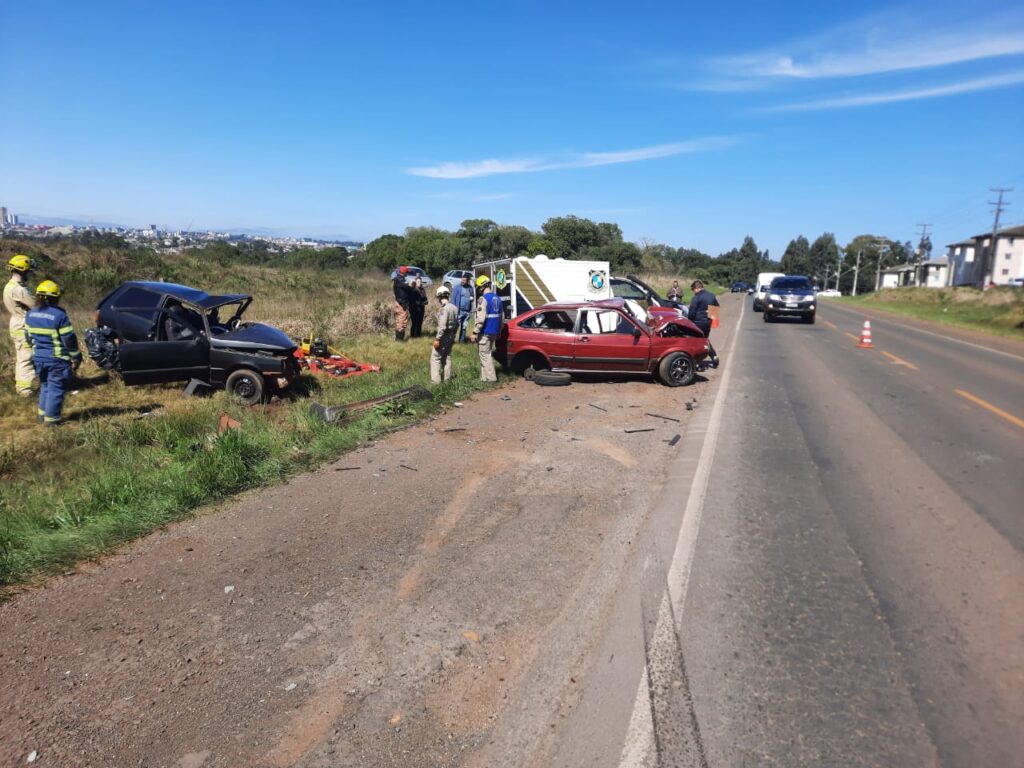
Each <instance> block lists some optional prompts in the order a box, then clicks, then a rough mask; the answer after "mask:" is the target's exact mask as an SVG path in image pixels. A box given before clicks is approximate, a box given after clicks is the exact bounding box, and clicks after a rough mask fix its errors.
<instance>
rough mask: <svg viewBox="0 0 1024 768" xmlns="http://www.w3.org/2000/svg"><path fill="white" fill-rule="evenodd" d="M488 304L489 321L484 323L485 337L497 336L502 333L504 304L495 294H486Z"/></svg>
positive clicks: (485, 299) (485, 298)
mask: <svg viewBox="0 0 1024 768" xmlns="http://www.w3.org/2000/svg"><path fill="white" fill-rule="evenodd" d="M484 301H485V302H486V303H487V319H486V320H485V321H484V330H483V334H484V336H497V335H498V334H499V333H500V332H501V316H502V309H503V307H502V304H501V297H500V296H498V295H497V294H495V293H485V294H484Z"/></svg>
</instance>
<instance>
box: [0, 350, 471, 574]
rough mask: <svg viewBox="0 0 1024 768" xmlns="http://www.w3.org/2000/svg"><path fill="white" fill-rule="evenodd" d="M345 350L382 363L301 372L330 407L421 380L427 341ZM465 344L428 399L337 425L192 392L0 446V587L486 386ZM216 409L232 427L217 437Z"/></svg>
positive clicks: (288, 405) (283, 408)
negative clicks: (343, 373)
mask: <svg viewBox="0 0 1024 768" xmlns="http://www.w3.org/2000/svg"><path fill="white" fill-rule="evenodd" d="M346 351H348V352H349V353H350V354H352V355H354V356H357V357H360V358H362V359H367V360H371V361H373V362H379V363H381V364H382V365H383V371H382V373H380V374H366V375H363V376H359V377H354V378H350V379H345V380H342V381H336V380H330V379H324V378H314V377H311V376H307V377H304V379H303V382H302V386H304V387H305V388H307V389H308V390H309V394H310V396H311V397H312V398H315V399H316V400H318V401H319V402H322V403H324V404H337V403H344V402H353V401H356V400H363V399H367V398H371V397H376V396H378V395H381V394H385V393H387V392H390V391H394V390H396V389H400V388H403V387H407V386H410V385H412V384H426V385H428V386H429V374H428V371H427V360H428V358H429V353H430V339H429V338H423V339H418V340H414V341H410V342H407V343H405V344H403V345H398V344H396V343H394V342H393V341H388V340H387V339H386V338H382V337H381V336H363V337H359V338H357V339H352V340H351V343H350V344H349V345H348V348H347V350H346ZM475 352H476V349H475V347H474V346H471V345H466V346H460V345H456V349H455V350H454V353H455V368H456V371H457V373H456V378H455V379H454V380H453V381H451V382H446V383H445V384H442V385H440V386H437V387H433V392H434V395H435V399H434V400H433V401H424V402H404V404H403V405H402V406H400V407H392V408H377V409H371V410H369V411H366V412H362V413H360V414H355V415H352V416H350V417H349V418H346V419H344V420H343V421H342V422H340V423H338V424H324V423H323V422H321V421H320V420H318V419H317V418H316V417H314V416H312V415H311V414H310V411H309V399H308V398H304V397H303V398H300V399H298V400H296V401H295V402H280V403H274V404H272V405H266V406H259V407H256V408H244V407H242V406H239V405H237V404H235V403H234V402H232V401H231V400H230V399H229V398H228V397H227V396H226V395H225V394H224V393H219V394H217V395H214V396H213V397H211V398H208V399H201V400H182V399H180V398H178V397H177V396H176V395H175V397H174V398H173V399H168V400H167V401H166V403H165V404H164V405H163V406H162V407H161V409H160V410H159V411H156V412H151V413H149V414H148V415H145V414H139V413H130V414H120V415H116V416H97V417H95V418H89V419H86V420H84V421H82V422H81V424H80V425H79V426H73V427H69V428H65V429H60V430H47V431H45V432H40V433H38V436H37V437H36V438H35V439H34V440H32V441H30V442H28V443H21V444H13V443H9V444H8V445H6V446H4V447H3V448H2V449H0V472H2V474H3V483H2V486H0V585H12V584H16V583H18V582H21V581H24V580H25V579H27V578H29V577H30V576H31V575H32V574H35V573H39V572H50V571H54V570H58V569H61V568H64V567H66V566H68V565H69V564H71V563H74V562H76V561H78V560H80V559H83V558H89V557H94V556H96V555H99V554H102V553H103V552H106V551H109V549H110V548H111V547H114V546H116V545H117V544H119V543H121V542H124V541H127V540H130V539H132V538H134V537H137V536H139V535H142V534H144V533H147V532H149V531H151V530H153V529H154V528H156V527H159V526H161V525H163V524H165V523H167V522H169V521H172V520H176V519H179V518H181V517H183V516H185V515H187V514H189V513H190V512H191V511H192V510H194V509H195V508H196V507H198V506H200V505H203V504H207V503H210V502H213V501H216V500H218V499H223V498H225V497H226V496H229V495H231V494H234V493H237V492H239V491H242V490H245V489H247V488H252V487H256V486H259V485H263V484H266V483H272V482H278V481H280V480H282V479H283V478H285V477H287V476H288V475H290V474H292V473H294V472H297V471H300V470H303V469H308V468H310V467H313V466H315V465H316V464H318V463H320V462H323V461H325V460H328V459H331V458H333V457H336V456H338V455H339V454H341V453H343V452H344V451H346V450H350V449H351V448H353V447H355V446H356V445H358V444H359V443H360V442H361V441H364V440H366V439H368V438H372V437H374V436H376V435H379V434H381V433H382V432H385V431H387V430H390V429H392V428H394V427H396V426H401V425H403V424H408V423H412V422H413V421H415V420H417V419H419V418H422V417H423V416H424V415H425V414H427V413H430V412H432V411H434V410H436V409H438V408H439V407H441V406H443V405H444V404H445V403H450V402H451V401H453V400H457V399H460V398H463V397H466V396H467V395H469V394H470V393H472V392H474V391H477V390H479V389H482V388H484V387H486V386H487V385H484V384H482V383H481V382H479V380H478V378H479V376H478V374H479V370H478V363H477V362H476V361H475V360H474V357H475ZM139 389H146V388H139ZM135 391H138V390H135ZM222 412H226V413H228V414H230V415H231V416H232V417H233V418H235V419H237V420H238V421H239V422H240V424H241V428H240V429H239V430H229V431H227V432H225V433H224V434H218V432H217V422H218V417H219V415H220V414H221V413H222ZM252 514H254V515H258V514H260V511H259V509H258V508H254V509H253V510H252Z"/></svg>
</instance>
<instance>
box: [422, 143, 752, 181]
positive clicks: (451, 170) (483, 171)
mask: <svg viewBox="0 0 1024 768" xmlns="http://www.w3.org/2000/svg"><path fill="white" fill-rule="evenodd" d="M734 143H735V141H734V140H733V139H730V138H724V137H709V138H703V139H691V140H689V141H679V142H675V143H672V144H656V145H654V146H650V147H639V148H637V149H626V150H620V151H616V152H582V153H575V154H570V155H566V156H565V157H563V158H546V159H545V158H532V159H523V158H521V159H513V160H498V159H495V158H491V159H488V160H478V161H474V162H448V163H441V164H439V165H432V166H424V167H419V168H407V169H406V173H408V174H411V175H413V176H426V177H428V178H431V179H472V178H477V177H480V176H495V175H498V174H505V173H537V172H539V171H558V170H564V169H567V168H593V167H595V166H601V165H618V164H620V163H635V162H639V161H641V160H655V159H658V158H663V157H674V156H676V155H683V154H689V153H693V152H706V151H708V150H713V149H722V148H724V147H728V146H731V145H732V144H734Z"/></svg>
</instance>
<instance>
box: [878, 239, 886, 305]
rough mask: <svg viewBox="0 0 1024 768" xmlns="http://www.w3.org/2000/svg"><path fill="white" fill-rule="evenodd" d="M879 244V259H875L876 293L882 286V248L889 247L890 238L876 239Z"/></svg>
mask: <svg viewBox="0 0 1024 768" xmlns="http://www.w3.org/2000/svg"><path fill="white" fill-rule="evenodd" d="M875 245H877V246H878V259H877V260H876V261H875V293H878V291H879V289H880V288H881V287H882V249H883V248H888V247H889V242H888V240H876V241H875Z"/></svg>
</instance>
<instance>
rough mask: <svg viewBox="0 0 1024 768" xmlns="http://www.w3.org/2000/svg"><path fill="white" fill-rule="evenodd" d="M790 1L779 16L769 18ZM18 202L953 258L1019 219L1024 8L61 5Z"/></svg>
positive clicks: (40, 79)
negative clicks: (886, 248) (963, 245)
mask: <svg viewBox="0 0 1024 768" xmlns="http://www.w3.org/2000/svg"><path fill="white" fill-rule="evenodd" d="M770 6H784V7H774V8H773V7H770ZM0 17H2V18H0V82H2V83H3V93H4V106H3V109H2V110H0V205H7V206H8V207H9V208H11V209H13V210H14V211H15V212H19V213H23V214H35V215H49V216H58V215H60V216H73V217H78V218H86V219H88V218H93V219H96V220H100V221H119V222H124V223H127V224H132V225H144V224H149V223H155V224H158V225H160V226H167V227H169V228H172V229H176V228H184V227H186V226H189V225H190V224H191V226H192V227H193V228H196V229H199V228H208V227H227V228H241V227H269V228H275V229H280V230H286V231H291V232H295V233H305V234H313V235H317V234H337V233H346V234H349V235H351V236H353V237H356V238H372V237H374V236H377V235H379V234H382V233H385V232H401V231H402V230H403V229H404V228H405V227H406V226H412V225H428V224H429V225H436V226H440V227H445V228H456V227H457V226H458V223H459V222H460V221H461V220H463V219H466V218H476V217H486V218H492V219H494V220H496V221H499V222H501V223H510V224H511V223H517V224H525V225H527V226H529V227H531V228H538V227H539V226H540V224H541V223H542V222H543V221H544V220H545V219H547V218H548V217H550V216H559V215H565V214H570V213H573V214H577V215H579V216H587V217H590V218H594V219H598V220H605V221H615V222H618V223H619V224H620V225H621V226H622V228H623V231H624V232H625V234H626V237H627V238H629V239H632V240H636V241H640V240H642V239H645V238H646V239H650V240H654V241H659V242H666V243H669V244H671V245H677V246H678V245H686V246H690V247H697V248H701V249H704V250H706V251H709V252H712V253H718V252H720V251H724V250H727V249H728V248H731V247H734V246H738V245H739V243H740V241H741V240H742V238H743V236H744V235H745V234H751V235H753V236H754V238H755V239H756V240H757V242H758V243H759V244H760V245H761V247H768V248H770V249H771V252H772V254H773V255H774V256H776V257H778V256H780V255H781V253H782V250H783V249H784V248H785V245H786V243H787V242H788V241H789V239H790V238H791V237H794V236H796V235H797V234H805V235H807V236H808V237H811V238H813V237H814V236H816V235H817V234H819V233H821V232H823V231H833V232H835V233H836V235H837V237H838V238H839V240H840V242H846V241H847V240H848V239H849V238H850V237H852V236H853V235H856V234H858V233H862V232H872V233H876V234H884V235H887V236H889V237H895V238H899V239H915V238H916V232H917V224H919V223H921V222H926V223H929V224H930V225H932V228H933V230H934V233H935V234H934V241H935V242H936V243H937V244H944V243H947V242H951V241H953V240H955V239H959V238H961V237H963V236H966V235H970V234H974V233H975V232H977V231H982V230H984V229H985V228H986V227H989V226H991V213H990V209H989V206H988V205H987V204H986V200H988V199H989V198H990V194H989V192H988V187H989V186H990V185H1001V186H1016V188H1017V191H1016V192H1014V193H1011V194H1010V196H1009V200H1010V202H1011V207H1010V208H1009V210H1008V213H1007V214H1006V217H1005V219H1004V220H1005V221H1007V222H1019V221H1022V220H1024V140H1022V137H1024V7H1021V6H1020V4H1019V3H1010V2H1006V3H997V2H991V3H989V2H972V3H963V2H931V3H927V4H924V3H922V4H917V5H915V4H901V5H892V4H881V3H868V2H862V3H857V4H852V3H822V2H820V0H816V1H815V2H789V3H785V4H768V3H754V2H750V3H700V4H698V3H670V2H664V3H650V2H644V1H643V0H637V1H634V2H630V3H622V2H588V3H530V2H524V3H480V2H477V3H455V2H451V3H446V4H444V5H443V6H442V5H441V4H431V3H415V2H408V3H386V2H375V3H362V2H345V3H333V2H326V0H325V1H324V2H303V1H302V0H293V1H292V2H287V3H286V2H260V1H259V0H252V1H249V2H244V3H243V2H237V3H229V2H216V1H215V0H208V1H207V2H187V1H180V2H174V3H171V2H161V3H157V2H154V3H138V2H121V3H117V2H104V1H103V0H95V1H94V2H89V3H78V2H61V3H55V2H46V1H45V0H37V2H33V3H25V2H22V3H5V4H4V5H3V8H2V10H0Z"/></svg>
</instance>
